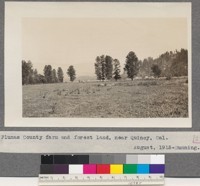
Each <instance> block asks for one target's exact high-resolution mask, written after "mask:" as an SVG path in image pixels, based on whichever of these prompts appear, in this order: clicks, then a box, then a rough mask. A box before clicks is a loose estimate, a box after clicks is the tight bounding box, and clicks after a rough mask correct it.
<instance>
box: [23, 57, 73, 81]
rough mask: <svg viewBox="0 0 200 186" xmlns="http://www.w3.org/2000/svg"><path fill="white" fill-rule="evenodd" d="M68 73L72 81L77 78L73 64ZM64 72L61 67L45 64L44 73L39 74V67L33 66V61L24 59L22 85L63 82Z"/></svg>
mask: <svg viewBox="0 0 200 186" xmlns="http://www.w3.org/2000/svg"><path fill="white" fill-rule="evenodd" d="M67 75H68V76H69V77H70V81H74V80H75V79H76V71H75V69H74V67H73V66H72V65H71V66H69V68H68V69H67ZM63 81H64V73H63V70H62V68H61V67H58V69H57V71H56V69H53V68H52V66H51V65H45V66H44V69H43V74H39V73H38V71H37V69H34V68H33V65H32V62H31V61H25V60H22V85H25V84H40V83H43V84H45V83H63Z"/></svg>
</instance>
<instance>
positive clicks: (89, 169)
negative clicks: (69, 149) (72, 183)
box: [83, 164, 97, 174]
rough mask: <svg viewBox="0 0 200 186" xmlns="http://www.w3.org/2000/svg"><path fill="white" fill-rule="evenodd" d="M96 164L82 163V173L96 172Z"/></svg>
mask: <svg viewBox="0 0 200 186" xmlns="http://www.w3.org/2000/svg"><path fill="white" fill-rule="evenodd" d="M96 169H97V168H96V164H84V165H83V174H96V172H97V170H96Z"/></svg>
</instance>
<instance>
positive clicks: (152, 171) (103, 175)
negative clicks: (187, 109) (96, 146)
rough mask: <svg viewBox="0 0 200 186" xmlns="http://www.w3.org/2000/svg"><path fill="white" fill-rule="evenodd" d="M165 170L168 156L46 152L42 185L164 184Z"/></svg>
mask: <svg viewBox="0 0 200 186" xmlns="http://www.w3.org/2000/svg"><path fill="white" fill-rule="evenodd" d="M164 172H165V156H164V155H134V154H100V155H99V154H91V155H46V156H45V155H44V156H42V157H41V167H40V176H39V181H40V182H39V183H40V184H39V185H41V186H43V185H70V184H72V185H112V184H114V185H127V184H128V185H138V184H140V185H141V184H146V185H151V184H154V185H162V184H163V183H164ZM53 183H55V184H53Z"/></svg>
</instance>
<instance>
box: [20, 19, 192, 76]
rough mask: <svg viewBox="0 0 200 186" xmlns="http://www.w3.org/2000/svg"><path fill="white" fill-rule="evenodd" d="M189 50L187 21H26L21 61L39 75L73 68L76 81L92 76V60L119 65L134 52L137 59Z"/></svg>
mask: <svg viewBox="0 0 200 186" xmlns="http://www.w3.org/2000/svg"><path fill="white" fill-rule="evenodd" d="M181 48H185V49H187V48H188V47H187V20H186V18H122V19H119V18H24V19H23V20H22V51H23V54H22V57H23V58H22V59H24V60H31V61H32V63H33V66H34V68H36V69H38V72H39V73H43V68H44V66H45V65H47V64H50V65H52V67H53V68H55V69H57V68H58V67H62V69H63V71H64V74H65V76H66V71H67V68H68V67H69V65H74V67H75V69H76V73H77V76H94V75H95V74H94V62H95V58H96V56H99V55H102V54H105V55H110V56H111V57H113V58H117V59H119V60H120V63H121V66H122V67H124V63H125V59H126V55H127V54H128V52H129V51H134V52H135V53H136V55H137V56H138V58H139V59H141V60H143V59H144V58H147V57H150V56H151V57H153V58H156V57H158V56H159V55H160V54H162V53H164V52H166V51H174V50H176V49H177V50H180V49H181Z"/></svg>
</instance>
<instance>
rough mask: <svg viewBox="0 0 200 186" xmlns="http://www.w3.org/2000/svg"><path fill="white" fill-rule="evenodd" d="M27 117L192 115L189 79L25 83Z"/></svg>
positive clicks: (24, 110) (25, 111) (24, 106)
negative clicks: (189, 103)
mask: <svg viewBox="0 0 200 186" xmlns="http://www.w3.org/2000/svg"><path fill="white" fill-rule="evenodd" d="M22 89H23V117H66V118H148V117H151V118H161V117H162V118H163V117H165V118H176V117H188V84H187V78H186V77H184V78H172V79H170V80H166V79H134V80H133V81H127V80H126V81H122V80H121V81H117V82H115V81H106V82H73V83H71V82H68V83H55V84H37V85H24V86H23V87H22Z"/></svg>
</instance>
